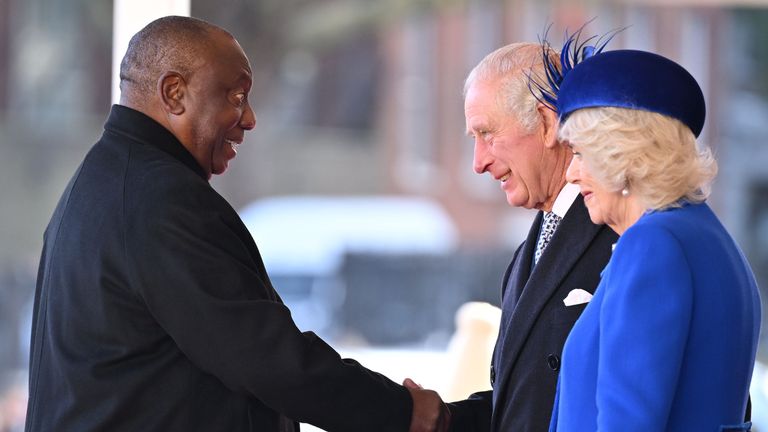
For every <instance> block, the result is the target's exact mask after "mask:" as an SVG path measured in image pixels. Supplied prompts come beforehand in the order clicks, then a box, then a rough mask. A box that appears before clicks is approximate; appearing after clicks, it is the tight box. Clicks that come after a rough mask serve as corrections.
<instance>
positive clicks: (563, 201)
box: [552, 183, 581, 218]
mask: <svg viewBox="0 0 768 432" xmlns="http://www.w3.org/2000/svg"><path fill="white" fill-rule="evenodd" d="M580 192H581V189H580V188H579V186H578V185H575V184H573V183H566V184H565V186H563V188H562V189H561V190H560V193H559V194H557V198H555V203H554V204H553V205H552V212H553V213H554V214H556V215H558V216H560V217H561V218H564V217H565V214H566V213H568V210H569V209H570V208H571V205H572V204H573V202H574V201H576V197H577V196H578V195H579V193H580Z"/></svg>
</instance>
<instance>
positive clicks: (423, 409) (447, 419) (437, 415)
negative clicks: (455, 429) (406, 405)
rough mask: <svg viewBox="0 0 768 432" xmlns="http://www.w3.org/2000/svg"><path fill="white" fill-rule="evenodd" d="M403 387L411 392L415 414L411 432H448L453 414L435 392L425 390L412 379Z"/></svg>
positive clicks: (404, 382)
mask: <svg viewBox="0 0 768 432" xmlns="http://www.w3.org/2000/svg"><path fill="white" fill-rule="evenodd" d="M403 386H405V388H407V389H408V391H409V392H411V398H413V414H411V427H410V430H409V431H410V432H447V431H448V428H449V427H450V424H451V412H450V410H449V409H448V406H447V405H446V404H445V403H444V402H443V400H442V399H440V395H438V394H437V392H435V391H433V390H425V389H424V388H422V387H421V386H420V385H419V384H416V383H415V382H414V381H413V380H412V379H410V378H406V379H405V380H404V381H403Z"/></svg>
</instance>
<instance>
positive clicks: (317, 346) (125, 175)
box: [26, 105, 412, 432]
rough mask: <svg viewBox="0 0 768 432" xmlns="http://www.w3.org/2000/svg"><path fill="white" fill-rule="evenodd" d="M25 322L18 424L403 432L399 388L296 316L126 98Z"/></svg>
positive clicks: (253, 253) (63, 205) (186, 157)
mask: <svg viewBox="0 0 768 432" xmlns="http://www.w3.org/2000/svg"><path fill="white" fill-rule="evenodd" d="M308 216H309V215H308ZM310 217H311V216H310ZM296 247H301V245H296ZM33 322H34V323H33V334H32V345H31V359H30V363H31V364H30V393H29V407H28V415H27V427H26V430H27V431H41V432H42V431H46V432H47V431H73V432H87V431H110V432H116V431H163V432H169V431H179V432H189V431H228V432H238V431H261V432H270V431H293V430H294V429H298V426H297V425H296V424H295V421H302V422H308V423H313V424H316V425H318V426H320V427H322V428H324V429H327V430H329V431H354V432H359V431H406V430H407V428H408V425H409V422H410V416H411V409H412V406H411V404H412V402H411V398H410V395H409V393H408V391H407V390H406V389H405V388H404V387H402V386H399V385H397V384H395V383H394V382H392V381H390V380H388V379H386V378H385V377H383V376H381V375H379V374H377V373H374V372H371V371H369V370H367V369H365V368H363V367H362V366H360V365H359V364H357V363H356V362H354V361H351V360H342V359H341V358H340V357H339V355H338V354H337V353H336V352H335V351H334V350H333V349H331V348H330V347H329V346H328V345H327V344H326V343H325V342H323V341H322V340H321V339H320V338H318V337H317V336H316V335H314V334H313V333H309V332H307V333H302V332H301V331H299V330H298V329H297V328H296V326H295V325H294V323H293V321H292V319H291V314H290V311H289V310H288V309H287V308H286V307H285V306H284V305H283V304H282V302H281V300H280V297H279V296H278V295H277V293H276V292H275V290H274V289H273V288H272V285H271V284H270V281H269V278H268V277H267V273H266V271H265V269H264V265H263V263H262V260H261V257H260V255H259V251H258V250H257V248H256V244H255V243H254V241H253V239H252V238H251V236H250V234H249V233H248V231H247V229H246V228H245V226H244V225H243V223H242V222H241V220H240V218H239V217H238V215H237V213H236V212H235V211H234V210H233V209H232V207H230V205H229V204H228V203H227V202H226V201H225V200H224V199H223V198H222V197H221V196H220V195H219V194H218V193H216V192H215V191H214V190H213V188H212V187H211V186H210V185H209V184H208V182H207V180H206V177H205V174H204V173H203V172H202V170H201V169H200V167H199V165H198V164H197V163H196V162H195V159H194V158H193V157H192V156H191V154H190V153H188V152H187V151H186V149H185V148H184V147H183V146H182V145H181V143H180V142H179V141H178V140H176V139H175V138H174V136H173V135H172V134H171V133H170V132H169V131H168V130H166V129H165V128H163V127H162V126H161V125H160V124H158V123H156V122H155V121H153V120H152V119H151V118H149V117H147V116H145V115H144V114H142V113H139V112H137V111H134V110H132V109H129V108H126V107H123V106H119V105H116V106H114V107H113V108H112V112H111V114H110V116H109V119H108V121H107V123H106V126H105V132H104V134H103V136H102V138H101V140H100V141H99V142H97V143H96V144H95V145H94V147H93V148H92V149H91V150H90V151H89V152H88V154H87V156H86V157H85V159H84V161H83V163H82V164H81V166H80V167H79V169H78V170H77V172H76V173H75V175H74V177H73V178H72V180H71V181H70V183H69V184H68V186H67V187H66V190H65V192H64V194H63V196H62V198H61V200H60V202H59V204H58V206H57V207H56V210H55V211H54V214H53V217H52V219H51V221H50V224H49V226H48V228H47V230H46V232H45V238H44V249H43V254H42V257H41V262H40V270H39V275H38V282H37V289H36V294H35V307H34V317H33Z"/></svg>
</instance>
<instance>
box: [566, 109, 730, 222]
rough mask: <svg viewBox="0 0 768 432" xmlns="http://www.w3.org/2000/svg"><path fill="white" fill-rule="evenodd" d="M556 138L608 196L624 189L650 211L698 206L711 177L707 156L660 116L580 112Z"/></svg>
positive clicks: (678, 125)
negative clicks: (572, 150)
mask: <svg viewBox="0 0 768 432" xmlns="http://www.w3.org/2000/svg"><path fill="white" fill-rule="evenodd" d="M559 138H560V140H561V141H563V142H565V141H567V142H569V143H571V144H572V145H574V146H577V147H578V148H579V152H580V153H581V155H582V158H583V160H584V163H586V164H588V167H589V169H590V171H592V175H593V176H594V178H595V180H597V181H598V182H600V183H601V184H602V185H603V186H604V187H606V188H607V189H609V190H612V191H619V190H621V189H622V188H625V187H627V188H628V189H629V191H630V193H632V194H634V195H636V196H637V197H638V198H639V199H640V200H641V202H642V203H643V204H644V205H645V208H647V209H651V210H663V209H665V208H670V207H679V206H680V205H681V204H682V202H684V201H687V202H692V203H697V202H702V201H704V200H705V199H706V198H707V197H708V196H709V192H710V189H711V187H710V186H711V183H712V180H713V179H714V177H715V175H716V174H717V162H716V161H715V159H714V157H712V153H711V151H710V150H709V149H708V148H700V147H699V146H698V145H697V142H696V137H695V136H694V135H693V132H691V129H690V128H689V127H688V126H686V125H684V124H683V123H682V122H680V121H679V120H677V119H674V118H672V117H668V116H665V115H663V114H658V113H654V112H649V111H641V110H635V109H628V108H614V107H599V108H584V109H580V110H577V111H575V112H574V113H573V114H571V115H570V116H569V117H568V119H567V120H566V121H565V123H564V124H563V125H562V126H561V128H560V133H559Z"/></svg>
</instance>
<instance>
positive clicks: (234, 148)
mask: <svg viewBox="0 0 768 432" xmlns="http://www.w3.org/2000/svg"><path fill="white" fill-rule="evenodd" d="M224 141H225V142H226V143H227V144H229V145H230V146H231V147H232V151H234V152H235V154H237V147H238V146H240V144H242V143H240V142H237V141H233V140H224Z"/></svg>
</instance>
